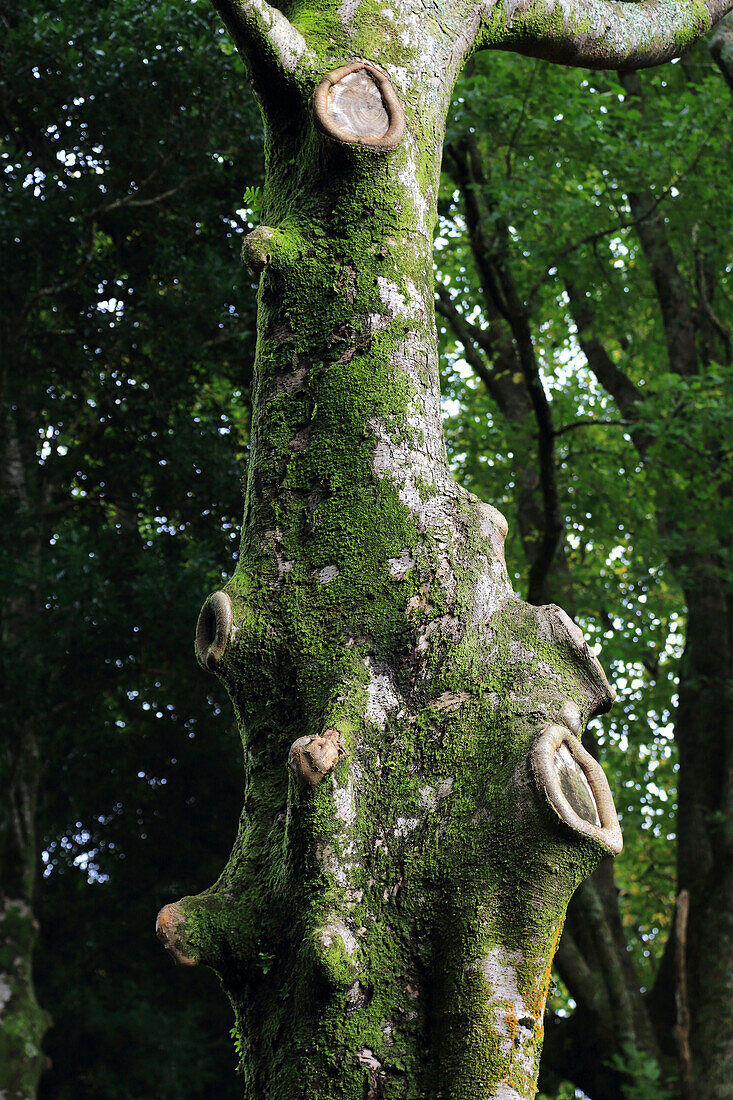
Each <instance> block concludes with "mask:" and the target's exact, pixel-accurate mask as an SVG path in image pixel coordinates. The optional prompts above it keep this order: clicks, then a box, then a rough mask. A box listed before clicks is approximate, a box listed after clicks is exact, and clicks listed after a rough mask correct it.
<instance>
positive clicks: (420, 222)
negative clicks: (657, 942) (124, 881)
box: [158, 0, 725, 1100]
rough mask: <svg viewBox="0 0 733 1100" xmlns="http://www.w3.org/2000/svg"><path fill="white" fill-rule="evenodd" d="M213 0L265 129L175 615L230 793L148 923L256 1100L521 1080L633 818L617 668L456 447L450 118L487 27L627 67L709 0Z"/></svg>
mask: <svg viewBox="0 0 733 1100" xmlns="http://www.w3.org/2000/svg"><path fill="white" fill-rule="evenodd" d="M214 6H215V7H216V9H217V10H218V11H219V12H220V14H221V16H222V18H223V19H224V21H225V23H226V25H227V27H228V29H229V31H230V33H231V35H232V37H233V39H234V41H235V43H236V45H237V47H238V49H239V51H240V53H241V54H242V56H243V57H244V59H245V61H246V63H247V65H248V68H249V71H250V74H251V80H252V83H253V86H254V88H255V91H256V93H257V95H258V97H259V100H260V103H261V106H262V114H263V120H264V127H265V142H266V184H265V193H264V206H263V211H264V213H263V218H264V222H265V224H264V225H262V226H260V227H259V228H258V229H256V230H255V231H254V232H253V233H251V234H250V235H249V236H248V237H247V238H246V240H245V242H244V248H243V256H244V261H245V263H246V264H247V265H248V266H249V267H250V268H251V269H252V270H253V271H256V272H260V273H261V281H260V291H259V321H258V346H257V360H256V366H255V371H256V381H255V391H254V415H253V434H252V453H251V459H250V464H249V471H248V477H247V487H246V497H245V514H244V523H243V533H242V545H241V553H240V559H239V564H238V566H237V570H236V573H235V575H234V576H233V577H232V579H231V581H230V582H229V583H228V584H227V585H226V587H225V589H224V590H223V591H221V592H217V593H214V594H213V595H212V596H210V597H209V599H208V600H207V601H206V603H205V604H204V607H203V609H202V613H201V616H200V619H199V623H198V626H197V631H196V652H197V656H198V659H199V662H200V663H201V665H202V666H203V667H204V668H206V669H208V670H209V671H210V672H214V673H216V674H217V675H219V676H220V677H221V678H222V679H223V681H224V683H225V684H226V686H227V688H228V691H229V693H230V696H231V699H232V702H233V705H234V708H235V712H236V715H237V720H238V723H239V725H240V730H241V734H242V740H243V745H244V762H245V773H246V789H245V801H244V808H243V813H242V818H241V824H240V829H239V835H238V837H237V839H236V841H235V844H234V848H233V851H232V854H231V857H230V859H229V862H228V863H227V866H226V868H225V869H224V871H223V873H222V875H221V877H220V878H219V880H218V882H217V883H216V884H215V885H214V886H213V887H211V888H210V889H209V890H207V891H205V892H204V893H203V894H200V895H198V896H197V897H188V898H183V899H182V900H181V901H178V902H176V903H173V904H170V905H167V906H166V907H165V908H164V909H163V910H162V911H161V913H160V914H159V917H158V931H159V935H160V937H161V939H162V941H163V942H164V944H165V946H166V947H167V948H168V949H169V951H170V952H171V954H172V955H173V956H174V957H175V958H176V960H177V961H178V962H179V963H182V964H188V965H194V964H196V963H201V964H204V965H208V966H211V967H213V968H214V969H215V970H216V971H217V972H218V974H219V975H220V977H221V980H222V984H223V986H224V988H225V989H226V991H227V993H228V994H229V996H230V998H231V1001H232V1004H233V1006H234V1010H235V1014H236V1025H237V1032H238V1035H239V1038H240V1042H241V1050H242V1070H243V1073H244V1079H245V1083H246V1095H247V1096H251V1097H264V1096H267V1097H270V1098H271V1100H275V1098H279V1100H294V1098H296V1097H305V1096H308V1097H311V1098H313V1097H315V1098H319V1097H320V1098H322V1100H326V1098H329V1100H332V1098H336V1097H343V1098H354V1100H355V1098H357V1097H358V1098H363V1097H365V1096H367V1097H372V1098H377V1097H398V1096H399V1097H413V1098H417V1097H422V1098H424V1097H435V1098H438V1097H444V1098H447V1097H451V1098H455V1100H469V1098H470V1100H482V1098H487V1100H488V1098H497V1100H499V1098H502V1100H511V1098H522V1100H526V1098H529V1097H532V1096H533V1095H534V1093H535V1089H536V1080H537V1069H538V1062H539V1054H540V1049H541V1043H542V1017H543V1011H544V1006H545V1000H546V996H547V990H548V985H549V973H550V964H551V961H552V956H553V953H554V950H555V947H556V945H557V941H558V938H559V935H560V932H561V929H562V924H563V919H564V914H565V909H566V907H567V904H568V901H569V899H570V897H571V896H572V894H573V891H574V890H575V889H576V887H577V886H578V885H579V883H580V882H582V880H583V879H584V878H586V877H587V876H588V875H589V874H590V873H591V872H592V871H593V870H594V868H596V867H597V866H598V864H599V862H600V861H601V860H602V859H603V858H604V857H605V856H607V855H609V854H614V853H616V852H617V851H619V849H620V846H621V838H620V833H619V829H618V822H617V819H616V814H615V810H614V808H613V801H612V798H611V794H610V791H609V789H608V786H607V783H606V781H605V778H604V776H603V773H602V772H601V770H600V768H599V766H598V765H597V763H596V762H595V760H594V759H593V758H592V757H591V756H590V755H589V754H588V753H587V752H586V751H585V750H584V749H583V747H582V746H581V744H580V741H579V737H580V735H581V734H582V730H583V728H584V725H585V723H586V722H587V720H588V719H589V718H590V717H592V716H593V715H595V714H599V713H602V712H603V711H605V710H606V709H607V708H608V707H609V706H610V704H611V702H612V699H613V693H612V690H611V689H610V687H609V685H608V683H607V681H606V679H605V676H604V674H603V672H602V670H601V667H600V665H599V663H598V661H597V660H596V658H595V657H594V656H593V655H592V654H591V652H590V651H589V649H588V647H587V645H586V644H585V642H584V639H583V636H582V634H581V632H580V631H579V630H578V628H577V627H576V626H575V625H574V623H573V622H572V620H571V619H569V618H568V616H567V615H565V613H564V612H563V611H561V610H560V608H559V607H556V606H555V605H552V604H549V605H547V606H539V607H537V606H533V605H532V604H529V603H524V602H522V601H521V600H519V599H518V598H517V597H516V596H515V595H514V593H513V592H512V589H511V587H510V585H509V582H508V578H507V574H506V569H505V565H504V558H503V549H502V544H503V540H504V536H505V534H506V524H505V522H504V520H503V518H502V516H501V515H500V514H499V513H498V512H497V511H496V510H495V509H494V508H492V507H490V506H489V505H487V504H483V503H481V502H480V501H479V500H477V499H476V498H475V497H473V496H472V495H471V494H469V493H467V492H465V491H463V490H462V489H461V488H460V487H459V486H457V485H456V484H455V482H454V481H453V479H452V477H451V474H450V471H449V469H448V465H447V461H446V455H445V449H444V445H443V439H442V431H441V422H440V395H439V388H438V370H437V351H436V332H435V319H434V299H433V276H432V241H433V230H434V225H435V219H436V196H437V191H438V184H439V174H440V166H441V156H442V144H443V135H444V128H445V120H446V115H447V111H448V107H449V103H450V97H451V92H452V88H453V85H454V82H455V79H456V76H457V74H458V72H459V70H460V68H461V66H462V64H463V63H464V62H465V60H466V59H467V57H468V56H469V55H470V54H471V52H472V51H473V50H475V49H480V48H493V49H504V50H513V51H515V52H518V53H522V54H528V55H531V56H540V57H545V58H549V59H551V60H555V61H558V62H561V63H564V64H575V65H582V66H593V67H608V68H620V69H629V68H635V67H639V66H642V65H648V64H655V63H657V62H660V61H664V60H666V59H667V58H670V57H673V56H675V54H677V53H679V52H680V51H681V50H682V49H683V48H684V47H685V46H686V45H688V44H689V43H690V42H692V41H693V40H694V39H695V38H696V37H697V36H698V35H699V34H700V33H701V32H703V31H705V30H707V29H708V28H709V27H710V26H711V24H712V23H713V22H714V21H715V20H716V19H717V18H719V17H720V16H721V15H722V14H723V13H724V11H725V4H722V3H714V2H711V3H709V4H708V5H707V6H706V5H705V4H703V3H700V2H697V0H695V2H687V3H685V2H682V3H679V4H675V3H657V2H651V3H642V4H635V5H624V4H617V3H612V2H608V0H590V2H589V3H587V4H583V5H578V4H574V3H572V2H569V0H565V2H557V3H554V4H553V3H549V4H548V3H545V2H544V0H543V2H541V3H540V2H534V3H524V4H518V5H515V4H506V5H499V6H496V7H494V6H491V5H486V6H483V5H479V4H476V3H471V2H467V0H446V2H444V3H442V4H441V5H440V6H439V7H438V6H436V7H435V8H434V9H430V10H428V9H425V8H424V7H422V6H418V5H416V4H413V3H411V2H410V0H400V2H398V3H395V4H393V5H391V6H390V7H388V8H382V7H380V6H378V5H376V4H373V3H371V2H366V0H364V2H362V3H361V4H359V3H358V2H352V0H345V2H343V3H341V4H340V5H336V4H325V3H324V4H319V5H317V6H315V5H314V6H308V5H305V4H298V5H293V6H292V7H291V8H290V7H287V8H286V9H285V10H284V11H281V10H279V9H276V8H271V7H269V6H268V5H267V4H266V3H265V2H263V0H243V2H241V3H230V2H224V0H214ZM286 12H287V14H286ZM517 324H518V325H519V328H518V330H517V332H516V333H515V334H514V335H515V337H517V338H518V339H519V340H520V342H521V337H522V333H523V330H522V329H521V318H520V320H519V321H518V322H517ZM525 344H526V346H525V345H522V346H523V348H524V359H523V361H522V366H523V370H524V371H525V377H526V380H527V384H528V387H529V388H530V396H532V394H534V396H535V397H536V399H537V401H540V400H541V394H540V392H539V390H538V389H537V387H536V386H535V390H536V391H537V392H535V391H533V390H532V385H533V382H534V365H533V359H532V349H531V338H530V337H529V336H527V341H525ZM537 412H538V414H541V413H542V409H540V408H539V407H538V409H537ZM550 459H551V455H548V461H547V467H548V471H549V468H550V464H551V463H550ZM544 489H545V493H544V509H545V513H546V517H547V519H548V531H549V534H548V545H547V546H546V547H545V548H544V559H546V561H545V560H544V559H543V560H542V561H541V564H540V566H539V567H538V573H537V577H536V578H535V587H536V590H537V592H538V593H539V592H541V591H542V589H543V584H544V580H543V570H544V571H545V572H546V569H547V565H548V564H549V559H550V558H551V556H552V551H553V546H552V545H550V543H551V542H552V540H553V539H554V540H555V541H557V537H558V532H557V531H556V530H555V527H554V526H553V522H552V521H553V520H554V508H555V505H554V503H553V498H552V486H551V485H550V483H549V482H548V481H547V480H546V483H545V486H544Z"/></svg>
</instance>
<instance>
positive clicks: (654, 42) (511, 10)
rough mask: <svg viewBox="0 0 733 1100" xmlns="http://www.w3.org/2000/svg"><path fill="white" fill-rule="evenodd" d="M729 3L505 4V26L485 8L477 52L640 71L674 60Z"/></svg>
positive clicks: (563, 0)
mask: <svg viewBox="0 0 733 1100" xmlns="http://www.w3.org/2000/svg"><path fill="white" fill-rule="evenodd" d="M732 7H733V0H643V2H642V3H638V4H629V3H623V2H619V0H549V2H548V0H506V6H505V11H506V23H505V25H504V26H503V27H500V26H497V21H496V10H497V9H496V7H495V4H493V3H489V4H487V5H486V9H485V15H484V20H485V28H484V31H483V34H482V35H481V36H480V38H479V42H478V45H479V47H480V48H489V49H502V50H512V51H513V52H515V53H521V54H528V55H530V56H531V57H541V58H544V59H545V60H547V61H555V62H558V63H560V64H562V65H576V66H579V67H581V68H588V69H643V68H646V67H648V66H650V65H659V64H661V63H662V62H664V61H669V60H670V59H671V58H673V57H679V55H680V54H682V53H684V52H685V50H686V49H688V48H689V47H690V46H692V45H693V44H694V42H696V41H697V39H698V38H699V37H700V36H701V35H703V34H705V33H706V31H708V30H709V29H710V28H711V27H712V26H713V25H714V24H715V23H717V22H718V20H719V19H722V18H723V16H724V15H725V14H726V12H728V11H730V10H731V8H732Z"/></svg>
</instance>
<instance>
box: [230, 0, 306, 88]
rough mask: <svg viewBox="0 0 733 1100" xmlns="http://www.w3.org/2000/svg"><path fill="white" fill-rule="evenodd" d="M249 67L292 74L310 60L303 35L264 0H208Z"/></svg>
mask: <svg viewBox="0 0 733 1100" xmlns="http://www.w3.org/2000/svg"><path fill="white" fill-rule="evenodd" d="M211 3H212V6H213V8H214V9H215V10H216V11H217V12H218V13H219V15H220V16H221V19H222V22H223V23H224V25H225V26H226V28H227V30H228V31H229V33H230V34H231V36H232V39H233V41H234V44H235V45H236V47H237V50H238V51H239V53H240V54H241V55H242V57H243V58H244V59H245V61H247V63H248V64H249V65H250V67H251V68H252V69H253V70H255V69H262V68H267V69H269V70H270V71H272V70H274V71H278V72H284V73H294V72H295V70H296V69H297V68H298V65H299V63H300V62H301V61H302V60H310V58H311V54H310V50H309V49H308V47H307V45H306V41H305V39H304V38H303V35H302V34H301V33H300V32H299V31H297V30H296V29H295V27H294V26H293V25H292V23H291V22H290V21H289V20H288V19H287V18H286V17H285V16H284V15H283V13H282V12H281V11H278V9H277V8H274V7H272V6H271V5H270V4H268V3H267V0H211Z"/></svg>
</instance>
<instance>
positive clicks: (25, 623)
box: [0, 376, 49, 1100]
mask: <svg viewBox="0 0 733 1100" xmlns="http://www.w3.org/2000/svg"><path fill="white" fill-rule="evenodd" d="M5 385H6V377H5V376H3V379H2V389H3V391H5ZM3 395H5V394H3ZM6 400H7V399H6ZM5 407H6V408H7V407H8V404H7V403H6V404H5ZM20 420H21V418H20V417H19V416H17V415H16V414H14V413H13V412H10V413H9V415H8V417H7V420H6V423H5V426H4V428H5V430H4V432H3V455H2V462H1V463H0V487H1V488H2V500H3V502H4V512H5V524H6V526H5V532H6V537H7V535H8V533H9V532H11V531H13V532H17V530H18V525H17V523H15V522H13V521H14V520H16V518H17V517H18V515H22V513H24V512H25V513H26V514H29V512H30V500H31V498H30V493H31V489H30V488H29V485H28V477H27V462H26V460H27V457H28V456H27V448H24V447H23V443H24V442H27V441H26V440H24V439H23V438H22V434H21V430H19V426H18V424H19V421H20ZM21 526H22V525H21ZM26 535H27V536H29V537H27V538H26V540H25V541H24V543H22V547H23V550H22V552H23V554H24V558H25V561H24V566H25V568H24V569H23V570H22V573H23V575H24V576H25V578H26V585H25V590H24V591H16V592H12V593H9V594H7V601H6V604H5V607H4V613H3V616H2V619H1V620H0V630H1V632H2V649H3V665H4V667H3V677H2V678H3V682H4V686H3V696H4V699H3V709H2V713H3V723H2V724H3V730H2V739H1V740H0V784H1V785H2V786H1V789H2V791H3V796H2V798H1V799H0V1095H2V1096H3V1097H6V1098H7V1100H32V1098H33V1097H34V1096H35V1095H36V1090H37V1088H38V1082H39V1080H40V1077H41V1074H42V1073H43V1070H44V1069H45V1066H46V1061H47V1060H46V1057H45V1055H43V1054H42V1052H41V1042H42V1040H43V1036H44V1034H45V1032H46V1030H47V1028H48V1024H49V1018H48V1016H47V1014H46V1013H45V1012H44V1011H43V1010H42V1009H41V1008H40V1007H39V1005H38V1002H37V1001H36V996H35V992H34V988H33V963H32V958H33V947H34V944H35V940H36V933H37V929H38V925H37V922H36V919H35V916H34V914H33V900H34V894H35V880H36V876H37V874H38V850H37V845H36V832H35V829H36V808H37V801H38V785H39V781H40V774H41V760H40V753H39V747H38V737H37V727H36V723H37V721H38V715H37V713H36V709H35V698H34V690H33V685H34V684H35V683H36V674H37V671H38V670H37V663H36V662H34V661H33V660H32V652H31V650H32V645H31V646H29V640H30V641H32V633H33V631H34V630H36V629H37V625H38V621H39V619H38V588H37V577H36V576H35V572H36V563H37V551H38V546H37V541H36V539H37V537H38V532H33V531H26ZM8 549H9V548H8V546H7V545H6V546H5V547H4V548H3V550H4V552H5V553H7V552H8ZM29 636H31V637H29ZM18 667H23V668H24V677H23V683H22V686H21V684H20V683H19V679H18V677H17V675H15V676H12V678H11V671H14V669H16V668H18ZM11 682H12V683H13V684H14V688H15V690H17V691H18V692H19V693H21V692H22V698H18V697H16V696H15V695H14V697H13V698H12V700H11V698H10V697H9V693H8V688H9V686H10V684H11Z"/></svg>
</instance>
